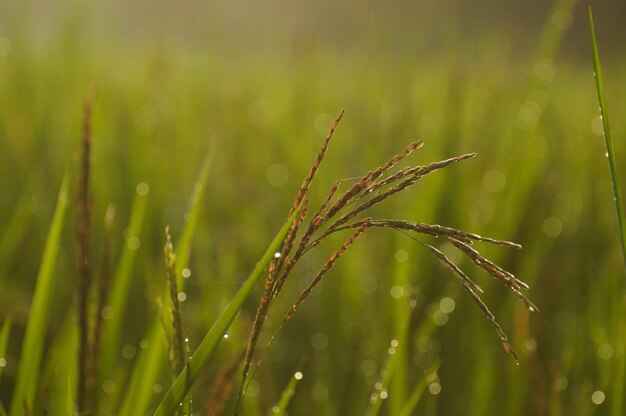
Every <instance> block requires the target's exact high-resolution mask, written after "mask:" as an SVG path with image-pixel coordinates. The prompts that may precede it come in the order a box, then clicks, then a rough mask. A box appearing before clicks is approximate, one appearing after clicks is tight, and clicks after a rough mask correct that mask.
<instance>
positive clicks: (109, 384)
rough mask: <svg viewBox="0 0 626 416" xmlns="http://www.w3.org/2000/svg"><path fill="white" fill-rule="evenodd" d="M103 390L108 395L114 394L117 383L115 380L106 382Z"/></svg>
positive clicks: (103, 384)
mask: <svg viewBox="0 0 626 416" xmlns="http://www.w3.org/2000/svg"><path fill="white" fill-rule="evenodd" d="M102 390H104V392H105V393H107V394H111V393H113V392H114V391H115V383H114V382H113V380H104V382H103V383H102Z"/></svg>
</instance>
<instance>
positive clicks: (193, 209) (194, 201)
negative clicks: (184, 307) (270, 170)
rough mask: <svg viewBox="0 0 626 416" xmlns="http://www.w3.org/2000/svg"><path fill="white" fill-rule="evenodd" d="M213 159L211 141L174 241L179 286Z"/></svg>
mask: <svg viewBox="0 0 626 416" xmlns="http://www.w3.org/2000/svg"><path fill="white" fill-rule="evenodd" d="M212 161H213V142H212V143H211V146H210V148H209V151H208V153H207V155H206V158H205V159H204V163H203V164H202V168H201V169H200V173H199V174H198V179H197V180H196V183H195V184H194V187H193V193H192V194H191V198H190V199H189V211H188V212H187V222H186V223H185V228H183V232H182V234H181V236H180V239H179V240H178V242H177V243H176V276H177V279H178V281H177V282H176V285H177V286H178V287H179V288H182V287H183V286H184V283H183V275H182V270H183V269H184V268H185V267H187V265H188V264H189V256H190V255H191V243H192V242H193V236H194V235H195V232H196V229H197V228H198V220H199V218H200V212H201V209H202V204H200V202H201V201H202V197H203V196H204V189H205V187H206V184H207V181H208V179H209V172H210V171H211V164H212Z"/></svg>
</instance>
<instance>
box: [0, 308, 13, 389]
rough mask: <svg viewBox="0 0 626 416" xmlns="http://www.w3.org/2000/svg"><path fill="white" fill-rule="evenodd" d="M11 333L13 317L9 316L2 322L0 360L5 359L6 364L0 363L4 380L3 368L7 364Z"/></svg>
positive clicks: (0, 371)
mask: <svg viewBox="0 0 626 416" xmlns="http://www.w3.org/2000/svg"><path fill="white" fill-rule="evenodd" d="M10 333H11V317H10V316H8V317H7V318H6V319H5V320H4V324H2V332H0V360H5V361H4V362H3V364H4V365H0V380H2V370H3V369H4V366H5V365H6V352H7V345H8V344H9V334H10Z"/></svg>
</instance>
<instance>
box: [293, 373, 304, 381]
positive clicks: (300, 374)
mask: <svg viewBox="0 0 626 416" xmlns="http://www.w3.org/2000/svg"><path fill="white" fill-rule="evenodd" d="M293 376H294V377H295V379H296V380H302V373H301V372H300V371H296V374H294V375H293Z"/></svg>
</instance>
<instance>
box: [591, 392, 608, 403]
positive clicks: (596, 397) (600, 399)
mask: <svg viewBox="0 0 626 416" xmlns="http://www.w3.org/2000/svg"><path fill="white" fill-rule="evenodd" d="M605 398H606V396H605V395H604V392H602V391H600V390H596V391H594V392H593V394H592V395H591V401H592V402H593V404H602V403H604V399H605Z"/></svg>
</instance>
